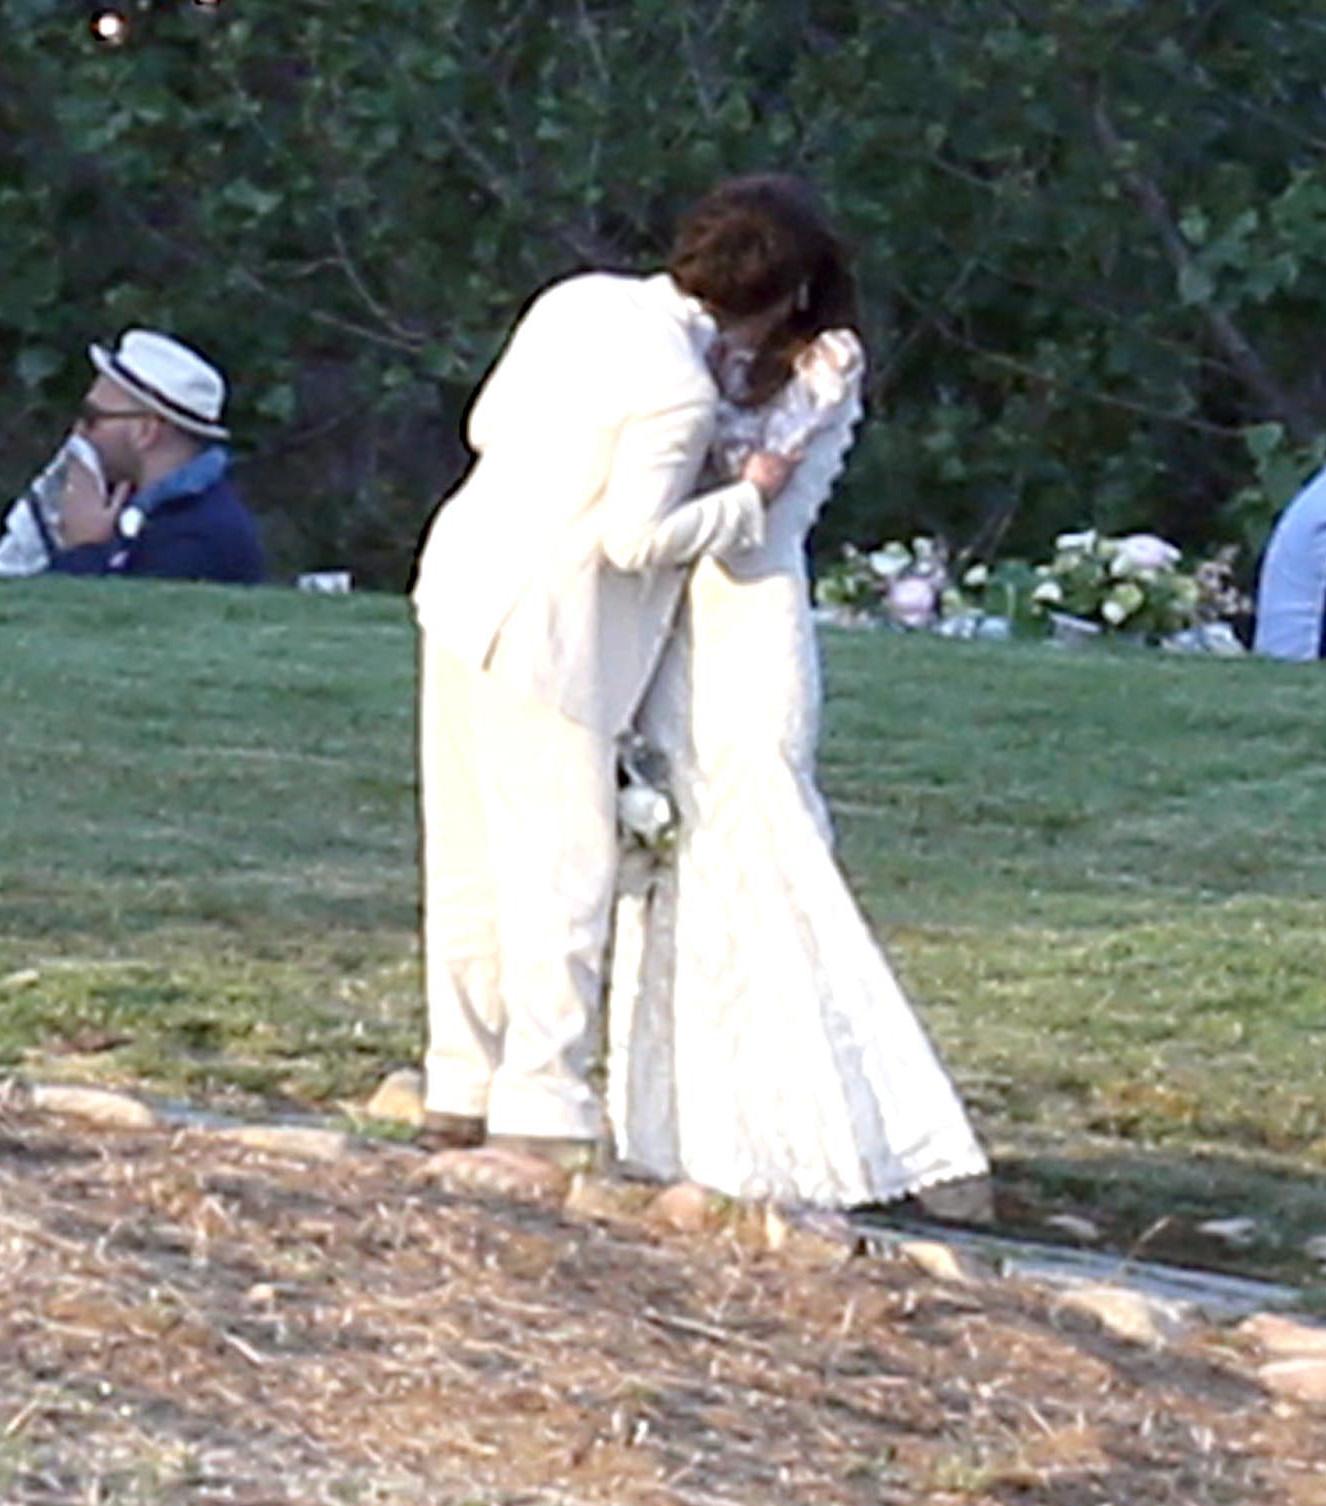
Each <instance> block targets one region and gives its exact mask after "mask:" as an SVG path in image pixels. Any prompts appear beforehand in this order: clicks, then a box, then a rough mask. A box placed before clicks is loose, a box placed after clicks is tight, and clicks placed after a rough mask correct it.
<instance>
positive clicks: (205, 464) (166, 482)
mask: <svg viewBox="0 0 1326 1506" xmlns="http://www.w3.org/2000/svg"><path fill="white" fill-rule="evenodd" d="M228 469H229V456H228V455H227V454H226V452H225V450H223V449H222V448H221V447H220V446H213V447H212V448H210V449H207V450H204V451H203V452H202V453H201V454H200V455H198V456H196V457H195V458H194V459H193V460H191V461H190V462H189V463H188V464H187V465H184V466H181V467H180V468H179V470H177V471H173V472H172V473H171V474H170V475H169V476H164V477H162V479H161V480H160V481H158V482H157V483H156V484H155V485H154V486H150V487H146V488H144V490H143V491H141V492H140V493H138V495H137V496H135V497H133V498H131V499H130V501H129V503H128V505H127V506H126V507H125V509H124V512H123V513H122V514H121V524H120V525H119V526H118V527H117V529H116V532H115V534H114V535H112V537H111V538H110V539H108V540H107V541H106V542H105V543H104V544H80V545H79V546H78V547H77V548H74V549H64V550H61V551H59V552H58V553H56V554H55V555H53V556H52V558H51V569H52V570H58V571H61V572H63V573H64V574H65V575H140V576H155V577H157V578H159V579H163V580H210V581H225V582H232V583H235V584H239V585H256V584H257V582H258V581H260V580H261V579H262V577H263V560H262V545H261V543H260V542H259V539H258V528H257V524H256V523H255V522H254V519H253V514H252V513H251V512H250V511H249V510H248V508H247V507H245V505H244V504H243V502H241V501H240V499H239V496H238V494H237V493H236V491H235V489H234V487H233V486H232V485H231V484H230V480H229V477H228V476H227V471H228ZM135 522H136V523H138V524H139V527H138V531H137V533H134V534H133V535H132V537H126V536H125V535H126V534H129V533H131V525H132V524H133V523H135Z"/></svg>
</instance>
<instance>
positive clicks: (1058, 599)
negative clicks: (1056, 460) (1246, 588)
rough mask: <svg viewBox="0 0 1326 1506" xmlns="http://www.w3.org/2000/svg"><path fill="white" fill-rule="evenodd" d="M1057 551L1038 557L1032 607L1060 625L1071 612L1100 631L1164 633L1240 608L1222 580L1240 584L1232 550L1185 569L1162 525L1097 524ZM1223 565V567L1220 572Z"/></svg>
mask: <svg viewBox="0 0 1326 1506" xmlns="http://www.w3.org/2000/svg"><path fill="white" fill-rule="evenodd" d="M1054 551H1055V552H1054V557H1053V559H1051V560H1050V562H1049V563H1048V564H1045V565H1038V566H1037V567H1036V575H1037V577H1038V580H1037V583H1036V585H1035V586H1034V587H1033V589H1032V592H1031V607H1032V611H1033V612H1035V613H1037V614H1038V615H1040V616H1042V617H1043V618H1045V619H1046V620H1047V621H1048V622H1049V623H1050V625H1051V626H1052V627H1054V628H1058V629H1060V630H1061V631H1060V635H1061V636H1062V635H1063V634H1062V629H1063V627H1064V626H1065V623H1064V619H1065V618H1067V619H1070V620H1071V621H1070V623H1069V624H1068V625H1069V628H1070V636H1075V635H1074V634H1072V632H1071V627H1072V623H1076V624H1079V625H1081V626H1083V627H1085V626H1087V625H1089V626H1090V627H1092V628H1094V629H1096V630H1097V631H1100V632H1106V633H1130V634H1134V635H1137V636H1140V637H1144V638H1147V639H1150V640H1158V639H1163V638H1166V637H1168V636H1169V635H1171V634H1174V633H1181V632H1185V631H1188V630H1190V629H1192V628H1195V627H1197V626H1198V625H1199V624H1201V623H1204V622H1213V621H1216V620H1218V619H1220V618H1222V617H1227V616H1230V615H1233V612H1234V611H1236V610H1237V609H1238V605H1239V603H1238V601H1237V592H1234V593H1233V595H1234V599H1229V598H1225V597H1222V596H1221V591H1220V589H1216V585H1217V582H1216V579H1215V577H1216V575H1218V577H1219V582H1218V584H1219V585H1220V586H1222V587H1229V588H1230V589H1232V571H1231V567H1232V562H1233V553H1232V551H1225V552H1224V553H1223V554H1222V555H1221V556H1217V560H1218V561H1219V562H1220V563H1219V564H1217V562H1216V561H1207V562H1205V563H1204V564H1203V565H1200V566H1199V567H1198V571H1199V572H1204V573H1203V574H1201V575H1200V576H1199V574H1197V573H1192V572H1188V571H1185V570H1182V569H1180V561H1181V559H1182V554H1181V551H1180V550H1179V548H1178V546H1177V545H1175V544H1171V543H1170V542H1169V541H1168V540H1167V539H1162V538H1160V537H1158V536H1157V535H1156V534H1154V533H1133V534H1127V535H1126V536H1124V537H1122V538H1111V537H1108V536H1106V535H1104V534H1101V533H1098V532H1097V531H1096V530H1095V529H1094V528H1089V529H1085V530H1083V531H1081V532H1078V533H1061V534H1060V535H1059V537H1058V538H1057V539H1055V541H1054ZM1213 571H1214V572H1215V575H1213V574H1212V572H1213Z"/></svg>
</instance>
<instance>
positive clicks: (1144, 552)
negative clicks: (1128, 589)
mask: <svg viewBox="0 0 1326 1506" xmlns="http://www.w3.org/2000/svg"><path fill="white" fill-rule="evenodd" d="M1180 553H1181V551H1180V550H1179V549H1176V548H1175V546H1174V545H1173V544H1171V543H1168V542H1167V541H1166V540H1165V539H1162V538H1159V537H1158V536H1157V535H1156V534H1154V533H1130V534H1129V535H1128V537H1127V538H1123V539H1120V540H1119V545H1118V548H1117V549H1116V550H1115V552H1114V559H1113V561H1112V562H1111V564H1110V574H1111V575H1116V576H1128V575H1137V574H1139V573H1140V572H1141V571H1143V570H1172V569H1173V568H1174V566H1175V565H1177V564H1178V562H1179V555H1180Z"/></svg>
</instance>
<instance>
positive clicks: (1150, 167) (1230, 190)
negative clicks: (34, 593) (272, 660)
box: [0, 0, 1326, 584]
mask: <svg viewBox="0 0 1326 1506" xmlns="http://www.w3.org/2000/svg"><path fill="white" fill-rule="evenodd" d="M85 22H86V12H85V11H83V10H82V9H81V8H80V7H79V6H78V5H77V4H73V3H70V0H6V7H5V10H4V13H3V16H2V17H0V486H2V487H3V488H4V489H5V490H6V491H7V492H9V493H12V492H13V490H14V489H15V488H16V487H17V486H18V485H19V484H20V482H21V481H22V480H23V479H24V477H25V476H26V475H27V474H28V473H29V472H30V470H31V469H32V467H33V466H34V465H35V464H36V463H37V462H38V461H39V460H40V459H41V458H42V457H43V456H44V454H45V453H47V452H48V451H49V450H50V449H51V448H52V447H53V445H54V443H55V441H56V439H57V438H58V436H59V433H60V431H61V429H62V427H63V425H64V424H65V423H66V422H67V414H68V412H69V410H70V408H71V405H72V403H73V401H74V399H75V398H76V396H77V393H78V390H79V388H80V387H81V386H82V384H83V383H84V382H85V380H86V377H87V367H86V364H85V361H84V359H83V350H84V347H85V346H86V344H87V341H88V339H89V338H95V337H105V336H108V335H113V334H114V333H116V332H117V331H119V330H120V329H122V328H124V327H125V326H128V325H130V324H134V323H147V324H152V325H157V326H160V327H164V328H169V329H172V330H174V331H175V332H177V333H179V334H180V335H181V336H183V337H184V338H187V339H190V340H192V341H194V342H196V343H197V344H198V345H200V346H201V347H202V348H203V349H205V350H207V351H209V352H211V353H213V354H214V355H215V356H216V358H217V359H218V360H219V361H220V362H221V363H222V364H223V365H224V366H225V367H226V368H227V370H228V371H229V372H230V373H231V375H232V378H233V379H234V384H235V400H234V420H235V425H236V428H237V430H238V433H239V434H240V436H241V439H242V446H241V447H242V450H243V453H244V459H245V466H244V478H245V482H246V485H247V488H248V490H249V493H250V495H251V496H252V497H253V498H254V499H255V501H256V502H257V504H258V505H259V508H260V510H261V511H262V512H263V514H264V519H265V526H266V528H267V531H268V534H269V538H270V539H271V541H272V543H273V544H274V546H275V552H276V554H277V558H278V560H279V561H280V563H281V564H282V566H283V567H287V568H296V567H298V568H313V567H316V566H319V565H337V564H350V565H352V566H353V567H354V568H355V570H356V571H357V573H358V574H359V575H360V576H361V578H363V579H366V580H368V581H375V582H377V583H379V584H399V583H400V582H401V581H403V580H404V578H405V575H406V572H407V570H408V565H409V561H410V558H411V557H412V555H413V551H414V548H415V544H416V541H417V538H418V534H419V530H420V528H421V527H422V525H423V523H424V521H425V519H426V517H427V515H428V513H429V512H430V510H431V508H432V505H433V503H434V501H435V500H436V498H437V496H438V495H439V494H440V492H441V491H442V490H444V489H445V487H446V486H447V485H448V484H449V483H450V482H451V480H452V479H454V477H455V475H456V474H457V473H458V471H459V470H460V468H461V467H462V466H463V464H464V461H465V454H464V449H463V446H462V444H461V441H460V423H461V418H462V415H463V410H464V403H465V399H466V396H467V394H468V392H469V391H470V389H471V388H472V386H473V384H474V383H475V381H476V380H477V379H478V378H479V376H481V374H482V372H483V370H484V369H485V367H486V365H487V363H488V362H489V361H490V360H491V358H492V356H493V354H494V352H495V350H496V349H497V346H498V344H499V342H500V339H501V337H502V334H503V332H504V331H505V330H506V328H507V327H508V326H509V324H510V321H511V319H512V317H513V316H514V314H515V313H516V312H517V311H518V309H519V307H520V306H521V304H522V303H523V302H524V301H525V300H526V299H527V298H528V296H529V295H530V294H531V293H532V292H533V291H534V290H535V289H536V288H538V287H539V286H541V285H543V284H544V283H546V282H548V281H550V280H551V279H552V278H554V277H556V276H558V275H560V274H562V273H565V272H568V271H571V270H573V269H575V268H578V267H583V266H587V265H611V266H621V267H638V268H644V267H650V266H653V265H656V264H657V262H658V260H659V258H660V256H661V254H662V251H663V249H664V247H665V246H666V243H667V235H668V230H669V227H670V224H671V221H672V218H673V216H674V214H675V212H676V211H677V209H678V208H679V207H680V206H681V205H682V204H683V203H684V202H685V201H686V200H687V199H688V198H690V197H691V196H693V195H694V194H696V193H697V192H699V191H701V190H703V189H704V188H705V187H706V186H707V185H708V184H709V183H710V182H712V181H713V180H714V179H716V178H718V177H721V176H724V175H726V174H729V173H733V172H741V171H747V170H752V169H755V168H761V167H767V166H773V165H777V166H782V167H788V168H792V169H794V170H798V171H802V172H804V173H806V174H808V175H809V176H811V177H813V178H814V179H816V180H817V181H818V182H819V183H820V184H821V185H822V186H823V188H824V190H825V193H826V195H827V197H828V199H829V201H830V203H831V205H832V207H833V209H834V212H835V214H836V215H837V217H838V219H839V221H840V223H841V224H842V226H843V227H844V229H845V231H846V232H847V235H848V238H849V240H850V241H851V242H852V243H853V244H854V246H855V247H856V249H857V252H858V255H859V265H860V270H861V275H862V284H863V291H864V294H865V301H866V307H867V335H868V342H869V345H870V348H871V353H872V357H873V361H874V369H873V379H872V413H873V416H872V422H871V424H870V426H869V429H868V430H867V432H866V434H865V436H864V437H863V440H862V444H861V446H860V449H859V451H858V455H857V458H856V460H855V461H854V463H853V468H852V472H851V474H850V479H849V481H848V483H847V484H846V485H845V487H844V490H843V492H842V495H841V497H840V498H839V499H838V502H837V503H836V505H835V507H834V508H833V510H832V513H831V515H830V516H829V518H827V519H826V522H825V524H824V526H823V527H822V529H821V544H822V546H823V547H825V548H832V547H834V546H835V545H836V544H837V543H838V542H840V541H841V540H842V539H845V538H849V537H851V538H855V539H857V540H859V541H861V542H863V543H869V542H872V541H874V540H877V539H879V538H881V537H883V536H885V535H890V534H896V533H900V532H907V531H909V530H918V531H925V532H941V533H943V534H945V535H947V536H948V537H949V538H950V539H951V540H952V541H953V543H954V544H955V545H956V546H958V547H959V548H963V549H967V550H970V551H975V552H987V553H988V552H991V551H993V550H994V549H996V548H999V549H1003V550H1009V549H1013V550H1018V551H1023V552H1029V551H1037V550H1040V549H1041V548H1043V546H1044V544H1045V542H1046V540H1047V538H1048V536H1049V535H1050V534H1052V533H1053V532H1054V531H1056V530H1057V529H1059V528H1062V527H1069V526H1075V525H1078V524H1086V523H1096V524H1098V525H1100V526H1103V527H1105V528H1107V529H1110V530H1118V529H1121V528H1126V527H1134V526H1142V525H1145V526H1148V527H1153V528H1158V529H1161V530H1163V531H1165V532H1168V533H1171V534H1173V535H1175V536H1176V537H1178V538H1179V539H1180V540H1182V541H1184V542H1190V543H1198V542H1205V541H1207V540H1209V539H1211V538H1214V537H1235V536H1242V537H1244V538H1245V539H1246V540H1247V541H1248V542H1249V543H1250V545H1251V546H1252V547H1254V548H1255V547H1256V546H1257V545H1258V544H1259V543H1260V541H1261V538H1262V537H1264V534H1265V530H1266V528H1267V526H1268V523H1269V520H1270V518H1271V517H1272V516H1273V515H1274V510H1275V508H1276V507H1278V506H1279V505H1280V504H1281V503H1282V502H1283V500H1284V499H1285V497H1286V495H1287V494H1288V493H1289V492H1290V491H1291V490H1292V489H1293V487H1294V486H1295V485H1296V484H1297V482H1298V480H1299V479H1300V478H1301V476H1302V475H1303V474H1304V472H1305V471H1306V469H1307V468H1309V467H1310V466H1311V465H1312V464H1314V463H1315V462H1316V461H1317V460H1319V459H1320V453H1321V452H1320V447H1319V444H1318V437H1319V435H1318V431H1319V429H1321V427H1322V419H1323V416H1326V388H1324V387H1323V382H1322V379H1321V377H1320V375H1319V372H1318V362H1317V346H1318V341H1317V339H1316V331H1315V328H1314V322H1315V321H1314V315H1315V314H1316V312H1317V311H1318V310H1319V309H1320V308H1321V306H1322V303H1323V294H1324V293H1326V233H1324V232H1326V169H1324V168H1323V166H1322V149H1323V146H1326V102H1324V101H1323V94H1322V89H1321V82H1320V81H1321V79H1322V78H1323V77H1326V21H1324V20H1323V19H1322V17H1321V13H1320V7H1319V6H1318V5H1317V4H1315V0H1264V3H1262V4H1259V5H1257V6H1255V7H1254V6H1249V5H1247V4H1244V3H1241V0H714V3H708V4H704V5H698V4H687V3H683V0H537V3H535V0H306V3H299V0H224V3H222V4H220V5H219V6H215V7H207V8H203V7H198V6H195V5H190V4H188V3H187V0H181V3H179V4H178V5H175V6H170V5H158V6H157V7H156V8H155V9H154V10H153V11H151V12H150V13H143V14H142V15H140V16H138V17H137V18H136V22H135V26H134V28H133V33H132V35H131V36H130V39H129V41H128V42H127V44H126V45H125V46H123V47H121V48H117V49H107V48H104V47H100V46H98V45H97V44H96V43H95V42H94V41H93V40H92V38H91V36H90V34H89V32H88V29H87V26H86V24H85Z"/></svg>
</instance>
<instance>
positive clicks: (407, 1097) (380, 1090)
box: [364, 1067, 424, 1125]
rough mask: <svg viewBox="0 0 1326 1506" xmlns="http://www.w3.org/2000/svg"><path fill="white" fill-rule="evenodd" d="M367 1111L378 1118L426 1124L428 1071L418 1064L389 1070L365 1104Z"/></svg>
mask: <svg viewBox="0 0 1326 1506" xmlns="http://www.w3.org/2000/svg"><path fill="white" fill-rule="evenodd" d="M364 1112H365V1113H366V1114H368V1115H371V1117H372V1118H374V1119H390V1120H392V1121H394V1122H395V1123H397V1124H413V1125H420V1124H422V1123H423V1122H424V1074H423V1073H422V1072H420V1071H417V1070H416V1069H415V1068H414V1067H402V1068H401V1069H400V1071H398V1072H389V1073H388V1074H387V1076H386V1077H384V1078H383V1079H382V1081H381V1082H380V1083H379V1084H378V1085H377V1088H376V1089H375V1090H374V1093H373V1096H372V1097H371V1098H370V1099H369V1100H368V1102H367V1103H366V1104H365V1105H364Z"/></svg>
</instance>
